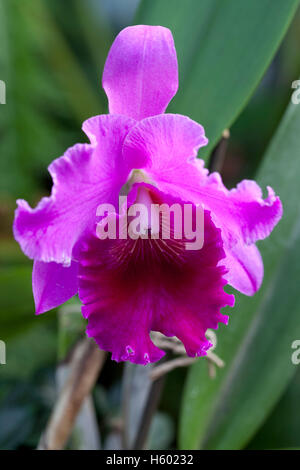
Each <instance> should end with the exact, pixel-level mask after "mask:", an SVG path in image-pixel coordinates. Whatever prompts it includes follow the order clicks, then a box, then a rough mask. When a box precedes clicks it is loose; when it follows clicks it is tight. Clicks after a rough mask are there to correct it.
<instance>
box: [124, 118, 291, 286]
mask: <svg viewBox="0 0 300 470" xmlns="http://www.w3.org/2000/svg"><path fill="white" fill-rule="evenodd" d="M206 142H207V140H206V138H205V135H204V130H203V128H202V126H200V125H199V124H197V123H195V122H194V121H191V120H190V119H188V118H186V117H184V116H179V115H168V114H165V115H163V116H155V117H151V118H148V119H144V120H143V121H141V122H139V123H138V124H137V125H136V126H135V127H134V128H133V129H132V130H131V131H130V132H129V134H128V136H127V137H126V139H125V142H124V150H123V153H124V156H125V158H127V159H128V161H130V162H131V161H132V162H133V166H135V167H136V166H137V164H138V162H143V167H142V168H143V169H144V170H145V171H146V173H147V174H148V175H149V176H150V179H151V180H152V181H153V183H154V184H155V185H156V186H157V187H158V188H159V189H160V190H161V191H164V192H166V193H168V194H172V195H173V196H175V197H181V198H182V199H184V200H189V201H192V202H194V203H202V204H203V205H204V207H205V208H206V209H208V210H209V211H210V212H211V216H212V219H213V221H214V223H215V225H216V227H218V228H220V229H221V231H222V239H223V242H224V250H225V252H226V256H227V258H228V260H227V262H224V264H225V265H226V267H227V268H229V270H230V272H229V273H228V277H227V278H228V279H229V280H230V283H232V285H233V286H234V287H236V288H237V289H239V290H241V292H243V293H245V294H248V295H252V294H253V293H254V292H255V291H256V290H257V289H258V288H259V286H260V284H261V281H262V275H263V266H262V262H261V259H260V255H259V253H258V251H257V249H256V248H255V247H251V248H250V246H251V245H253V244H254V243H255V242H256V241H258V240H262V239H264V238H266V237H267V236H268V235H269V234H270V233H271V231H272V230H273V228H274V227H275V225H276V224H277V223H278V221H279V220H280V218H281V216H282V205H281V201H280V199H279V197H278V196H276V195H275V194H274V191H273V190H272V188H269V187H268V196H267V198H265V199H264V198H263V196H262V191H261V188H260V187H259V186H258V185H257V184H256V183H255V182H254V181H250V180H244V181H242V182H241V183H240V184H239V185H238V186H237V188H235V189H232V190H228V189H227V188H226V187H225V186H224V185H223V182H222V179H221V176H220V175H219V174H218V173H212V174H210V175H209V174H208V170H207V169H205V168H204V165H203V161H202V160H197V159H196V153H197V149H198V148H199V147H201V146H202V145H205V144H206ZM134 159H137V162H136V163H135V162H134Z"/></svg>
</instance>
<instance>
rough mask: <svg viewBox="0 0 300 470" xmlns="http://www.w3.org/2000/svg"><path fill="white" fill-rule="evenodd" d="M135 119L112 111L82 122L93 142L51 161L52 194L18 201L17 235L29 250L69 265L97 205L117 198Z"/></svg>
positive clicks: (93, 224)
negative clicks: (35, 201)
mask: <svg viewBox="0 0 300 470" xmlns="http://www.w3.org/2000/svg"><path fill="white" fill-rule="evenodd" d="M134 123H135V121H133V120H131V119H129V118H126V117H124V116H109V115H108V116H96V117H95V118H92V119H90V120H88V121H87V122H86V123H85V124H84V126H83V127H84V129H85V130H86V131H87V133H88V135H89V136H91V142H92V144H91V145H89V144H77V145H75V146H74V147H71V148H70V149H69V150H67V152H66V153H65V155H64V156H63V157H61V158H58V159H57V160H54V161H53V162H52V163H51V165H50V166H49V172H50V174H51V176H52V179H53V183H54V184H53V188H52V192H51V196H50V197H45V198H43V199H42V200H41V201H40V202H39V204H38V205H37V207H36V208H34V209H32V208H31V207H30V206H29V205H28V203H27V202H26V201H24V200H18V201H17V203H18V209H17V210H16V215H15V221H14V235H15V238H16V240H17V241H18V242H19V243H20V245H21V248H22V250H23V251H24V253H25V254H26V255H27V256H29V257H30V258H34V259H36V260H39V261H44V262H52V261H54V262H57V263H63V264H65V265H70V263H71V259H72V251H73V247H74V246H75V244H76V243H77V242H78V240H79V239H80V237H81V236H82V234H83V233H85V232H86V231H88V232H92V231H94V230H95V227H96V209H97V207H98V205H99V204H100V203H103V202H105V203H116V202H117V198H118V194H119V191H120V188H121V187H122V185H123V184H124V183H125V182H126V179H127V177H128V174H129V171H130V169H129V168H128V165H127V164H124V162H123V158H122V152H121V149H122V144H123V140H124V138H125V136H126V134H127V132H128V130H129V129H130V127H131V126H133V125H134ZM116 167H118V171H116Z"/></svg>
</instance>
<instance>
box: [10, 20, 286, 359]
mask: <svg viewBox="0 0 300 470" xmlns="http://www.w3.org/2000/svg"><path fill="white" fill-rule="evenodd" d="M103 88H104V90H105V92H106V94H107V97H108V103H109V114H108V115H99V116H94V117H92V118H90V119H88V120H87V121H85V122H84V124H83V131H84V132H85V134H86V135H87V137H88V138H89V141H90V143H87V144H76V145H74V146H73V147H71V148H69V149H68V150H67V151H66V153H65V154H64V155H63V156H62V157H60V158H58V159H57V160H54V161H53V162H52V163H51V165H50V166H49V172H50V174H51V176H52V179H53V188H52V192H51V195H50V197H45V198H43V199H42V200H41V201H40V202H39V204H38V205H37V207H35V208H34V209H32V208H31V207H30V206H29V205H28V203H27V202H26V201H24V200H18V201H17V204H18V208H17V210H16V214H15V221H14V236H15V238H16V240H17V241H18V242H19V244H20V246H21V248H22V250H23V251H24V253H25V254H26V255H27V256H28V257H30V258H32V259H33V260H34V266H33V294H34V300H35V306H36V313H37V314H40V313H43V312H45V311H47V310H49V309H52V308H54V307H57V306H58V305H60V304H62V303H63V302H65V301H67V300H68V299H69V298H71V297H72V296H74V295H76V294H77V293H78V295H79V298H80V300H81V302H82V304H83V307H82V313H83V315H84V317H85V318H86V319H87V320H88V326H87V334H88V336H91V337H93V338H94V339H95V341H96V342H97V343H98V345H99V347H100V348H102V349H105V350H107V351H110V352H111V353H112V359H114V360H116V361H125V360H129V361H131V362H134V363H139V364H147V363H148V362H155V361H157V360H159V359H160V358H161V357H162V356H163V355H164V352H163V351H162V350H160V349H159V348H158V347H157V346H155V344H154V343H153V342H152V340H151V337H150V332H151V331H159V332H161V333H162V334H164V335H166V336H176V337H177V338H179V339H180V340H181V341H182V343H183V344H184V346H185V349H186V352H187V354H188V355H189V356H202V355H205V354H206V352H207V350H208V349H209V348H210V346H211V343H210V342H209V341H208V339H207V338H206V336H205V334H206V331H207V329H208V328H214V329H215V328H217V327H218V324H219V323H220V322H221V323H225V324H226V323H227V322H228V317H227V316H226V315H224V314H222V313H221V309H222V308H223V307H225V306H231V307H232V306H233V305H234V296H233V295H230V294H228V293H226V292H225V291H224V286H225V285H226V284H230V285H231V286H233V287H234V288H235V289H237V290H238V291H240V292H242V293H244V294H246V295H253V294H254V293H255V292H256V291H257V290H258V289H259V287H260V285H261V282H262V279H263V262H262V258H261V255H260V253H259V251H258V249H257V247H256V245H255V243H256V242H257V241H258V240H262V239H264V238H266V237H267V236H268V235H269V234H270V233H271V231H272V229H273V228H274V226H275V225H276V224H277V223H278V221H279V220H280V218H281V216H282V206H281V202H280V199H279V198H278V197H277V196H276V195H275V193H274V191H273V190H272V189H271V188H268V196H267V198H266V199H263V196H262V191H261V189H260V187H259V186H258V185H257V184H256V183H255V182H254V181H249V180H244V181H242V182H241V183H240V184H238V185H237V187H236V188H235V189H232V190H228V189H227V188H226V187H225V186H224V185H223V183H222V179H221V176H220V175H219V174H218V173H212V174H209V172H208V170H207V169H205V168H204V162H203V161H202V160H199V159H198V158H197V152H198V149H199V148H200V147H203V146H205V145H206V144H207V142H208V140H207V138H206V137H205V132H204V129H203V127H202V126H201V125H200V124H198V123H196V122H194V121H193V120H191V119H189V118H188V117H186V116H182V115H179V114H165V110H166V108H167V106H168V104H169V102H170V100H171V99H172V98H173V96H174V95H175V93H176V92H177V88H178V66H177V57H176V50H175V47H174V42H173V38H172V34H171V32H170V31H169V30H168V29H167V28H164V27H160V26H142V25H140V26H133V27H128V28H126V29H124V30H123V31H121V32H120V33H119V35H118V36H117V38H116V39H115V41H114V43H113V45H112V47H111V49H110V52H109V54H108V57H107V61H106V64H105V68H104V73H103ZM124 192H125V194H127V196H128V206H126V209H125V211H127V210H129V208H130V206H131V205H132V204H133V203H135V202H141V201H144V202H145V201H147V204H148V205H151V204H152V203H155V202H159V203H163V204H166V205H167V207H170V206H171V205H172V204H174V203H176V204H179V205H180V206H183V205H184V204H186V203H188V204H190V205H191V206H192V208H193V211H195V210H196V208H197V207H198V206H199V205H201V207H203V210H204V214H203V217H204V225H203V227H204V243H203V246H202V248H201V249H198V250H187V249H186V248H185V243H186V240H185V239H184V237H182V239H176V237H174V236H171V237H170V239H169V240H164V239H163V238H162V237H161V236H160V235H159V234H158V237H156V238H155V239H145V238H144V237H142V236H141V237H137V238H136V239H131V238H130V239H128V238H127V239H123V238H121V237H117V238H116V239H99V237H98V236H97V233H96V227H97V223H98V222H99V217H97V208H98V207H99V205H100V204H111V205H112V206H113V207H115V208H116V210H115V214H112V217H115V219H116V220H118V221H120V213H119V211H118V209H117V208H118V200H119V196H120V194H124ZM147 204H146V205H147ZM144 228H145V227H144ZM151 228H152V227H151V224H150V226H148V225H147V224H146V229H150V230H151ZM146 231H147V230H146ZM159 233H160V232H159Z"/></svg>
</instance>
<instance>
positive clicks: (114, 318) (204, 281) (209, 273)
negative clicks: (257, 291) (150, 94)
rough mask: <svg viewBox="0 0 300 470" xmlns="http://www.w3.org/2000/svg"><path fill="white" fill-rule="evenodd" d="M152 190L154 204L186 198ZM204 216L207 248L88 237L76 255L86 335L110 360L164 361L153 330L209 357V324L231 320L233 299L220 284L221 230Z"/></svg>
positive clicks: (222, 282) (222, 271) (178, 242)
mask: <svg viewBox="0 0 300 470" xmlns="http://www.w3.org/2000/svg"><path fill="white" fill-rule="evenodd" d="M145 187H147V188H148V189H149V187H150V185H145ZM132 191H136V187H135V188H133V189H132ZM152 191H153V194H154V195H155V198H158V199H156V202H155V203H157V200H160V203H162V204H163V203H165V204H167V205H169V206H170V205H172V204H173V203H176V202H178V203H180V204H182V203H183V202H182V201H180V200H178V199H175V198H171V197H170V196H167V195H164V194H162V193H161V192H159V191H158V190H156V189H155V188H153V187H152ZM128 199H129V200H130V195H129V198H128ZM204 217H205V219H204V230H205V233H204V246H203V248H202V249H199V250H187V249H186V248H185V247H184V243H183V242H184V240H178V239H176V240H174V239H170V240H161V239H159V240H149V239H148V240H147V239H138V240H131V239H128V238H127V239H117V240H110V239H105V240H99V239H97V238H96V237H90V238H89V239H87V240H86V242H85V244H84V249H83V250H82V251H81V253H80V259H79V263H80V266H79V297H80V299H81V301H82V303H83V304H84V306H83V309H82V311H83V314H84V316H85V317H86V318H87V319H88V329H87V333H88V335H89V336H92V337H94V338H95V340H96V341H97V343H98V344H99V346H100V347H101V348H103V349H106V350H108V351H111V352H112V358H113V359H115V360H117V361H123V360H129V361H131V362H135V363H139V364H146V363H147V362H149V361H150V362H155V361H157V360H158V359H160V358H161V357H162V355H163V352H162V351H160V350H159V349H158V348H157V347H156V346H155V345H154V344H153V343H152V342H151V340H150V337H149V333H150V331H151V330H156V331H160V332H162V333H164V334H166V335H168V336H175V335H176V336H177V337H178V338H180V339H181V340H182V342H183V343H184V345H185V348H186V351H187V353H188V354H189V355H191V356H195V355H204V354H206V351H207V349H208V348H209V347H210V346H211V344H210V343H209V341H208V340H207V339H206V337H205V333H206V330H207V328H217V327H218V323H219V322H222V323H227V320H228V317H227V316H225V315H222V314H221V313H220V309H221V308H222V307H224V306H225V305H231V306H232V305H233V303H234V297H233V296H231V295H228V294H226V293H225V292H224V289H223V288H224V285H225V284H226V281H225V280H224V274H225V273H226V269H225V268H224V267H221V266H219V265H218V264H219V262H220V260H221V259H222V258H223V257H224V251H223V248H222V240H221V237H220V230H218V229H216V228H215V226H214V224H213V222H212V220H211V217H210V215H209V213H208V211H206V212H205V215H204Z"/></svg>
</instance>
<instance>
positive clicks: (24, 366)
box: [0, 0, 300, 449]
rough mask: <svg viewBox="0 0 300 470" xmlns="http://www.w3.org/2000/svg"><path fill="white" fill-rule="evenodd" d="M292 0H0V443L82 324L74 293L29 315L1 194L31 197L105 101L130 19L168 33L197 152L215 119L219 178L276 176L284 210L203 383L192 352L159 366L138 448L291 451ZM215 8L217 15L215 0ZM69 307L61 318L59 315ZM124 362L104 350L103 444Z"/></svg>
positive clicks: (114, 430) (111, 442)
mask: <svg viewBox="0 0 300 470" xmlns="http://www.w3.org/2000/svg"><path fill="white" fill-rule="evenodd" d="M183 3H184V8H183V7H182V4H183ZM283 3H284V4H285V6H283ZM226 4H227V5H226ZM250 4H251V6H250ZM297 4H298V2H297V1H292V0H288V1H286V2H282V1H278V0H273V1H267V0H262V1H254V0H253V1H251V2H249V1H248V0H241V1H236V0H229V1H228V2H225V1H224V2H223V1H222V0H219V1H217V2H216V1H214V0H205V1H203V2H202V1H201V2H199V1H198V2H195V1H194V0H188V1H186V2H178V1H177V0H175V1H173V0H172V1H169V0H168V1H167V0H160V1H155V0H154V1H153V2H151V1H147V0H140V1H139V0H84V1H83V0H64V1H61V0H28V1H26V2H24V1H20V0H19V1H18V0H0V79H1V80H4V81H5V83H6V87H7V92H6V104H5V105H0V154H1V159H0V165H1V167H0V181H1V184H0V263H1V268H0V292H1V294H0V340H3V341H5V343H6V348H7V349H6V353H7V358H6V362H7V363H6V364H5V365H0V448H1V449H32V448H35V447H36V446H37V444H38V441H39V438H40V435H41V433H42V431H43V429H44V427H45V425H46V422H47V419H48V417H49V413H50V411H51V409H52V407H53V405H54V403H55V399H56V370H57V363H58V361H59V360H62V359H63V358H64V356H65V355H66V354H67V352H68V348H69V347H70V346H72V343H73V342H74V340H75V339H76V337H77V336H78V335H80V334H82V325H83V323H82V322H81V321H80V320H79V318H78V316H76V315H77V314H76V312H77V310H78V304H77V301H76V299H75V300H73V301H71V302H69V304H68V305H67V307H62V309H61V311H60V312H58V311H57V310H55V311H51V312H49V313H47V314H45V315H42V316H39V317H35V315H34V307H33V299H32V291H31V267H32V263H31V261H30V260H28V259H27V258H26V257H25V256H24V255H23V254H22V252H21V251H20V249H19V246H18V244H17V243H16V242H15V241H14V239H13V236H12V222H13V214H14V210H15V200H16V199H17V198H25V199H27V200H28V201H29V203H30V204H31V205H33V206H34V205H35V204H36V203H37V202H38V200H39V199H40V198H41V196H44V195H47V194H49V191H50V189H51V180H50V177H49V174H48V172H47V165H48V164H49V163H50V162H51V161H52V160H53V159H54V158H57V157H59V156H60V155H62V154H63V153H64V151H65V149H66V148H67V147H69V146H71V145H73V144H74V143H76V142H83V141H85V136H84V134H83V133H82V131H81V123H82V121H83V120H84V119H86V118H88V117H90V116H91V115H95V114H102V113H107V100H106V97H105V94H104V92H103V90H102V88H101V74H102V70H103V66H104V62H105V59H106V55H107V53H108V50H109V47H110V45H111V43H112V41H113V39H114V37H115V36H116V34H117V33H118V32H119V31H120V30H121V29H122V28H124V27H126V26H128V25H130V24H134V23H136V22H137V23H141V22H142V23H146V24H161V25H165V26H169V27H170V28H171V29H172V32H173V34H174V38H175V44H176V47H177V50H178V59H179V73H180V90H179V92H178V96H177V97H176V99H175V100H174V102H173V103H172V106H171V111H172V112H179V113H183V114H188V115H190V116H191V117H192V118H194V119H196V120H197V121H199V122H201V123H202V124H203V125H204V126H205V127H206V126H207V131H208V136H209V137H210V138H211V139H210V140H211V147H210V148H209V152H207V153H206V154H205V155H204V154H203V155H202V156H203V157H205V158H206V161H207V164H208V165H210V166H211V167H213V165H215V164H216V163H215V162H213V161H212V160H211V159H209V155H211V152H212V150H213V149H214V147H215V145H216V144H217V143H218V141H219V139H220V136H221V131H222V129H225V128H228V127H230V139H229V140H228V142H227V144H226V145H225V146H224V149H223V150H224V151H225V154H224V160H223V161H221V162H219V163H218V164H219V166H220V169H221V172H222V175H223V178H224V180H225V183H226V184H227V185H228V186H230V187H231V186H233V185H235V184H236V183H237V182H238V181H239V180H240V179H242V178H254V177H255V176H256V174H258V175H259V181H260V182H261V183H262V184H263V185H264V186H265V185H266V184H269V180H270V184H271V185H274V186H275V189H276V192H278V193H279V195H281V187H278V185H279V186H280V185H281V183H282V185H283V187H282V193H283V195H284V197H283V199H284V208H285V209H286V210H287V213H288V217H289V219H288V220H289V222H288V223H287V224H286V225H283V227H284V228H283V229H282V233H281V237H282V238H281V239H279V238H276V236H275V235H274V237H275V238H272V237H271V238H272V240H273V241H272V240H271V239H270V241H269V240H267V241H265V244H268V243H270V245H269V246H271V248H266V249H264V252H263V256H264V259H265V257H266V259H267V258H268V257H269V258H270V260H269V261H268V260H266V267H267V275H266V280H265V283H264V286H263V289H262V293H261V294H259V296H258V297H257V298H256V300H253V299H246V298H243V299H242V298H241V297H242V296H239V297H238V301H237V305H236V307H235V308H234V309H233V310H232V311H231V312H230V316H231V317H232V318H231V322H230V324H229V326H228V327H226V328H225V327H224V328H223V327H220V331H219V332H218V346H217V350H216V352H218V354H219V355H220V356H221V357H222V358H224V360H225V362H226V366H225V368H224V370H222V371H221V372H219V371H217V378H216V379H211V378H209V375H208V368H207V363H206V361H205V359H203V360H202V359H201V364H197V365H196V366H193V367H192V368H191V369H190V370H189V371H188V370H186V369H178V370H175V371H173V372H171V373H170V374H169V375H168V377H167V380H166V384H165V387H164V391H163V395H162V399H161V403H160V406H159V409H158V411H157V413H156V415H155V418H154V420H153V423H152V428H151V432H150V438H149V440H148V447H149V448H155V449H159V448H161V449H171V448H180V447H181V448H182V447H183V448H197V447H200V446H201V447H204V448H252V449H261V448H297V447H299V448H300V419H299V418H300V413H299V393H300V365H299V366H298V368H297V365H294V364H291V360H290V356H291V353H292V350H291V343H292V341H293V340H295V339H300V330H299V324H300V317H299V314H300V309H299V305H298V303H297V297H298V295H297V290H298V287H297V286H299V282H300V273H299V272H298V271H299V269H298V268H297V266H298V265H299V249H298V252H297V251H296V249H295V248H294V247H295V246H296V245H295V242H296V241H297V240H298V238H299V228H298V229H297V223H296V222H297V219H298V220H299V202H298V196H299V181H300V171H299V170H300V168H299V163H298V161H299V159H300V118H299V117H297V116H298V114H299V113H300V110H298V111H294V109H292V108H291V107H292V106H293V105H289V103H290V99H291V94H292V92H293V90H292V88H291V84H292V82H293V81H294V80H297V79H298V78H299V76H300V54H299V42H300V14H299V11H298V10H297V9H296V8H297ZM238 5H239V6H238ZM226 8H227V10H229V13H228V16H226V14H224V15H223V13H222V11H220V10H222V9H224V10H225V9H226ZM247 9H248V10H249V12H250V13H249V12H248V10H247ZM260 10H261V11H260ZM230 15H231V17H230ZM220 18H223V19H222V20H220ZM230 21H231V22H232V23H231V25H230ZM226 22H227V23H226ZM248 29H249V31H248ZM241 31H243V34H241ZM244 31H245V33H244ZM248 33H249V34H248ZM247 34H248V36H247ZM239 54H240V55H239ZM202 61H203V63H201V62H202ZM288 105H289V106H290V108H289V109H290V110H289V111H288V113H289V114H288V115H286V116H285V117H284V119H285V121H284V124H283V125H281V127H280V131H279V132H280V133H279V134H278V132H277V129H278V126H280V123H281V121H282V119H283V116H284V114H285V110H286V108H287V106H288ZM294 107H295V105H294ZM299 107H300V105H299ZM207 110H208V111H209V112H208V111H207ZM222 113H224V115H225V116H224V118H222V116H223V115H222ZM291 113H295V116H292V117H289V116H290V115H291ZM296 113H297V114H296ZM222 119H223V120H222ZM222 125H223V128H222ZM274 135H275V137H274ZM273 139H275V140H273ZM270 145H271V147H270ZM266 149H268V150H267V156H266V157H265V159H264V155H265V154H266ZM276 152H277V153H276ZM278 162H279V163H280V165H279V163H278ZM297 165H298V166H297ZM297 175H298V176H297ZM297 182H298V183H297ZM275 184H277V186H276V185H275ZM290 193H291V200H289V199H288V198H289V194H290ZM289 208H291V212H289ZM298 225H299V224H298ZM294 227H296V228H294ZM290 234H292V235H291V238H289V237H290ZM280 250H281V251H280ZM284 250H290V251H287V252H286V251H284ZM274 253H276V256H277V255H278V256H279V255H280V261H278V262H277V261H276V260H277V258H276V256H275V255H274ZM297 253H298V254H297ZM275 258H276V259H275ZM274 260H275V261H274ZM285 263H286V264H285ZM293 263H294V264H293ZM297 269H298V271H297ZM73 306H74V318H75V316H76V318H75V319H74V321H73V317H71V320H70V317H69V316H68V312H69V311H70V310H72V308H73ZM64 308H65V310H63V309H64ZM68 309H69V310H68ZM241 318H243V320H241ZM287 325H288V326H287ZM297 335H298V336H297ZM219 336H220V343H219ZM221 337H222V338H221ZM123 372H124V365H122V364H117V363H115V362H112V361H110V360H109V361H108V362H107V363H106V365H105V367H104V370H103V371H102V373H101V376H100V377H99V380H98V383H97V385H96V387H95V390H94V392H93V399H94V406H95V416H96V419H97V423H98V426H99V429H100V434H101V440H102V447H103V448H113V447H114V446H118V444H117V442H118V440H117V437H116V435H117V434H118V423H119V420H120V413H121V401H122V400H121V397H122V387H123V385H122V380H123ZM74 446H75V443H74V442H73V444H72V443H70V444H69V447H70V448H74ZM75 447H76V446H75Z"/></svg>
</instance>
